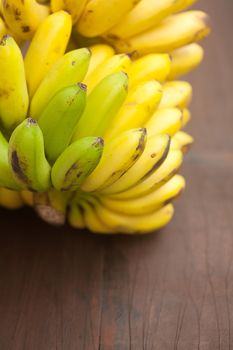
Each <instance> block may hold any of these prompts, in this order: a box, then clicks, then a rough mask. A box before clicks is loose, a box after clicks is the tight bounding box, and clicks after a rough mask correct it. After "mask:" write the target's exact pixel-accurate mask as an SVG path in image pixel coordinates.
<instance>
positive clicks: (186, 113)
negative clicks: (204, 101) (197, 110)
mask: <svg viewBox="0 0 233 350" xmlns="http://www.w3.org/2000/svg"><path fill="white" fill-rule="evenodd" d="M182 112H183V114H182V120H181V126H182V128H184V127H185V126H186V125H187V124H188V123H189V121H190V119H191V112H190V111H189V110H188V109H187V108H185V109H183V111H182Z"/></svg>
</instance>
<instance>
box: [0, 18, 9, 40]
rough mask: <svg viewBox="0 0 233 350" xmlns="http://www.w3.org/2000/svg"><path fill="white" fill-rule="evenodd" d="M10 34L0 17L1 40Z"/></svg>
mask: <svg viewBox="0 0 233 350" xmlns="http://www.w3.org/2000/svg"><path fill="white" fill-rule="evenodd" d="M7 33H8V30H7V28H6V25H5V23H4V21H3V19H2V18H1V17H0V40H1V38H2V37H3V36H4V35H6V34H7Z"/></svg>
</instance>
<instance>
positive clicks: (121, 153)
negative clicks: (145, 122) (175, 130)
mask: <svg viewBox="0 0 233 350" xmlns="http://www.w3.org/2000/svg"><path fill="white" fill-rule="evenodd" d="M145 144H146V130H145V129H131V130H128V131H125V132H123V133H121V134H120V135H118V136H117V137H115V138H114V139H112V140H111V141H109V142H106V144H105V147H104V151H103V155H102V158H101V160H100V162H99V164H98V165H97V167H96V168H95V170H94V171H93V172H92V173H91V175H90V176H89V177H88V178H87V179H86V180H85V181H84V183H83V184H82V186H81V188H82V190H84V191H86V192H93V191H96V190H101V189H103V188H105V187H107V186H109V185H111V184H113V183H114V182H115V181H117V180H118V179H119V178H120V177H121V176H122V175H123V174H124V173H125V172H126V171H128V169H130V168H131V167H132V166H133V165H134V164H135V162H136V161H137V160H138V159H140V156H141V154H142V152H143V150H144V147H145Z"/></svg>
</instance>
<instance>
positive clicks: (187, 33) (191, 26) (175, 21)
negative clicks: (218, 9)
mask: <svg viewBox="0 0 233 350" xmlns="http://www.w3.org/2000/svg"><path fill="white" fill-rule="evenodd" d="M209 31H210V28H209V19H208V16H207V15H206V14H205V13H204V12H202V11H187V12H183V13H179V14H176V15H172V16H170V17H168V18H166V19H165V20H164V21H163V22H162V23H161V24H160V25H159V26H156V27H155V28H153V29H149V30H148V31H146V32H142V33H141V34H138V35H136V36H133V37H131V38H128V39H125V40H119V39H116V38H112V37H111V39H108V41H109V42H111V43H112V45H113V46H114V47H115V48H116V50H117V51H118V52H132V51H135V50H136V51H137V52H138V53H139V54H140V55H144V54H147V53H151V52H157V53H159V52H170V51H172V50H175V49H177V48H179V47H181V46H183V45H188V44H190V43H192V42H197V41H199V40H201V39H203V38H204V37H205V36H207V35H208V33H209Z"/></svg>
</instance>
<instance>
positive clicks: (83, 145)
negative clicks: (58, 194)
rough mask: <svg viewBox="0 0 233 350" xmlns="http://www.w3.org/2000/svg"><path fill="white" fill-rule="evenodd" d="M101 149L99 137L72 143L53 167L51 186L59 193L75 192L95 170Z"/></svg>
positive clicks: (102, 143) (101, 141)
mask: <svg viewBox="0 0 233 350" xmlns="http://www.w3.org/2000/svg"><path fill="white" fill-rule="evenodd" d="M103 147H104V142H103V139H101V138H100V137H84V138H82V139H80V140H78V141H76V142H74V143H72V144H71V145H70V146H69V147H68V148H66V149H65V151H64V152H63V153H62V154H61V155H60V157H59V158H58V159H57V160H56V162H55V164H54V165H53V168H52V172H51V178H52V183H53V186H54V187H55V188H56V189H57V190H60V191H76V190H77V189H78V188H79V187H80V185H81V184H82V183H83V181H84V180H85V179H86V178H87V177H88V176H89V175H90V174H91V173H92V171H93V170H94V169H95V168H96V166H97V164H98V163H99V161H100V158H101V155H102V152H103Z"/></svg>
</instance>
